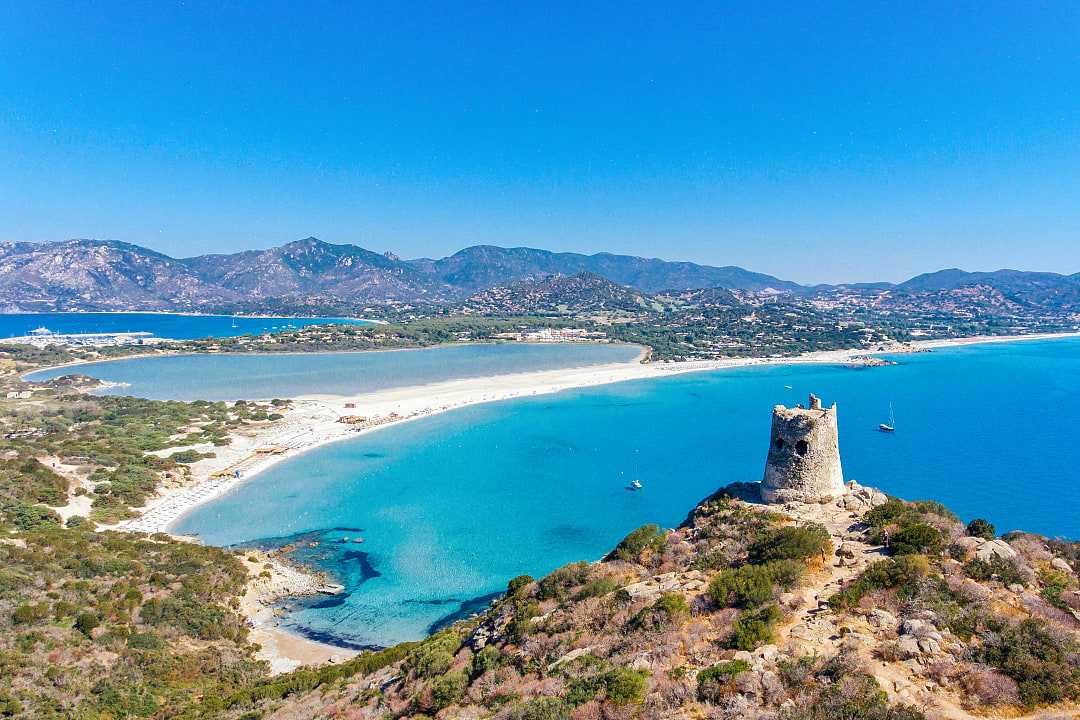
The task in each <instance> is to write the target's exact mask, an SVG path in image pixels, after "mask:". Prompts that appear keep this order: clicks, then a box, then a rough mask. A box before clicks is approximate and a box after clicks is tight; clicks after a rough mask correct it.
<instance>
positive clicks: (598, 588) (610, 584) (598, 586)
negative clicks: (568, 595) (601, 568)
mask: <svg viewBox="0 0 1080 720" xmlns="http://www.w3.org/2000/svg"><path fill="white" fill-rule="evenodd" d="M618 589H619V583H617V582H615V581H614V580H612V579H611V578H606V577H602V578H596V579H594V580H590V581H588V582H587V583H585V585H584V586H583V587H582V588H581V590H579V591H578V594H577V595H576V596H575V597H574V599H575V600H585V599H587V598H591V597H601V596H603V595H607V594H608V593H610V592H614V591H616V590H618Z"/></svg>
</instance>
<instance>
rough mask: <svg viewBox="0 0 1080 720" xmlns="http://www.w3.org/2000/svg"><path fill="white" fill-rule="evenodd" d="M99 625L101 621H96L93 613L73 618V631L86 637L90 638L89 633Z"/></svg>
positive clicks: (81, 614)
mask: <svg viewBox="0 0 1080 720" xmlns="http://www.w3.org/2000/svg"><path fill="white" fill-rule="evenodd" d="M99 625H101V621H100V620H98V616H97V615H95V614H94V613H89V612H84V613H79V616H78V617H77V618H75V629H76V630H78V631H79V632H81V633H82V634H83V635H86V636H87V637H90V633H92V632H93V631H94V629H95V628H97V627H98V626H99Z"/></svg>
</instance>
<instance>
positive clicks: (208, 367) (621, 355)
mask: <svg viewBox="0 0 1080 720" xmlns="http://www.w3.org/2000/svg"><path fill="white" fill-rule="evenodd" d="M639 352H640V348H638V347H636V346H632V345H594V344H562V343H559V344H546V345H543V344H502V345H457V346H452V347H439V348H429V349H424V350H395V351H387V352H355V353H303V354H287V353H282V354H280V355H271V354H264V355H243V354H226V355H171V356H163V357H148V358H131V359H128V360H112V361H109V362H103V363H87V364H84V365H69V366H68V367H64V368H57V369H54V370H46V371H42V372H37V373H32V374H30V375H27V378H28V379H30V380H47V379H49V378H53V377H58V376H60V375H69V374H72V373H82V374H85V375H90V376H91V377H96V378H99V379H101V380H108V381H110V382H114V383H122V385H120V386H118V387H113V388H109V389H108V390H105V391H103V392H104V393H107V394H112V395H135V396H138V397H146V398H152V399H155V400H238V399H247V400H262V399H269V398H274V397H296V396H298V395H310V394H330V395H355V394H358V393H362V392H367V391H371V390H380V389H384V388H390V387H405V386H410V385H425V384H428V383H433V382H439V381H442V380H455V379H459V378H470V377H483V376H489V375H505V374H507V373H515V372H525V371H531V370H556V369H560V368H571V367H580V366H584V365H598V364H604V363H613V362H629V361H630V360H632V359H633V358H635V357H636V356H637V355H638V353H639Z"/></svg>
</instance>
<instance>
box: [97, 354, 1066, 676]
mask: <svg viewBox="0 0 1080 720" xmlns="http://www.w3.org/2000/svg"><path fill="white" fill-rule="evenodd" d="M1072 336H1075V335H1074V334H1054V335H1030V336H1018V337H989V338H965V339H957V340H940V341H938V340H935V341H923V342H916V343H905V344H897V345H895V346H888V347H883V348H875V349H874V351H873V352H874V353H875V356H876V355H878V354H898V353H905V352H921V351H926V350H932V349H934V348H938V347H949V346H959V345H970V344H976V343H988V342H1006V341H1017V340H1048V339H1055V338H1059V337H1072ZM866 357H867V350H866V349H858V350H843V351H826V352H816V353H808V354H805V355H802V356H798V357H784V358H756V359H728V360H717V361H699V362H684V363H642V362H640V361H633V362H627V363H616V364H609V365H600V366H591V367H583V368H574V369H567V370H551V371H540V372H527V373H515V374H507V375H499V376H494V377H487V378H471V379H463V380H454V381H449V382H440V383H435V384H429V385H420V386H414V387H406V388H392V389H387V390H383V391H378V392H373V393H368V394H363V395H356V396H351V397H347V396H328V395H324V396H302V397H298V398H294V399H293V401H292V405H291V407H290V408H288V409H286V410H285V411H284V412H283V414H284V416H285V417H284V418H283V419H281V420H278V421H275V422H273V423H270V424H268V425H266V426H263V427H259V428H247V429H244V430H239V431H236V432H234V433H233V434H232V437H231V440H232V442H231V443H230V444H229V445H227V446H223V447H215V448H212V450H213V452H214V453H215V457H213V458H209V459H205V460H201V461H199V462H197V463H194V464H193V465H192V466H191V469H192V475H191V481H190V482H189V483H188V484H186V485H185V486H183V487H179V488H170V489H162V490H161V491H159V493H158V495H157V496H156V497H155V498H154V499H152V500H151V501H149V502H148V503H147V504H146V506H145V508H144V509H143V511H142V514H141V515H140V517H138V518H135V519H133V520H129V521H125V522H124V523H121V524H120V525H118V526H115V528H114V529H120V530H128V531H136V532H147V533H155V532H167V531H168V528H169V527H170V526H171V525H172V524H173V523H174V522H175V521H176V520H177V519H178V518H179V517H181V516H182V515H183V514H185V513H186V512H188V511H190V510H191V509H192V508H194V507H196V506H197V505H199V504H201V503H204V502H207V501H209V500H211V499H213V498H215V497H217V496H219V495H221V494H223V493H225V492H228V491H229V490H230V489H231V488H233V487H234V486H236V485H238V484H239V483H243V482H247V481H249V480H252V479H253V478H254V477H255V476H256V475H257V474H258V473H260V472H262V471H263V470H265V469H267V468H269V467H272V466H273V465H275V464H277V463H279V462H282V461H283V460H286V459H288V458H291V457H295V456H296V455H298V454H300V453H303V452H306V451H308V450H311V449H314V448H317V447H320V446H322V445H325V444H327V443H331V442H337V441H340V440H346V439H349V438H354V437H357V436H358V435H360V434H364V433H369V432H374V431H375V430H377V429H381V428H384V427H390V426H392V425H395V424H399V423H403V422H408V421H410V420H414V419H419V418H423V417H428V416H431V415H434V414H436V413H440V412H445V411H449V410H453V409H456V408H460V407H465V406H468V405H474V404H478V403H485V402H495V401H501V400H509V399H513V398H521V397H529V396H535V395H542V394H548V393H556V392H560V391H563V390H569V389H573V388H582V387H590V386H597V385H604V384H608V383H616V382H622V381H628V380H637V379H649V378H659V377H667V376H674V375H679V374H683V373H689V372H704V371H711V370H721V369H725V368H737V367H749V366H757V365H776V364H849V365H850V364H860V363H864V362H865V360H864V359H865V358H866ZM870 357H874V356H870ZM638 360H640V358H639V359H638ZM866 364H871V363H866ZM361 418H362V419H361ZM343 419H347V420H350V421H349V422H342V420H343ZM177 449H180V448H177ZM194 449H200V450H208V449H210V448H202V447H201V446H195V448H194ZM271 572H272V573H274V575H275V578H276V579H275V581H274V583H273V586H274V587H275V588H277V590H276V591H275V592H276V594H274V595H271V596H267V595H266V594H265V593H264V592H262V591H258V592H255V591H253V592H249V594H248V596H246V599H245V602H244V603H243V609H244V611H245V614H246V615H247V616H248V617H249V619H250V620H251V622H252V624H253V626H254V632H255V633H256V635H255V637H256V638H258V639H257V642H259V643H260V645H262V647H263V651H262V656H263V657H264V658H265V659H267V660H269V661H270V662H271V664H272V666H273V667H274V668H275V670H276V671H285V670H288V669H290V668H292V667H295V666H297V665H299V664H310V663H320V662H328V661H331V660H334V659H336V658H342V657H347V656H349V655H351V654H352V652H351V651H349V650H347V649H343V648H340V647H336V646H332V645H327V644H323V643H318V642H314V641H312V640H309V639H306V638H303V637H300V636H298V635H295V634H293V633H290V632H287V631H285V630H283V629H281V628H280V627H278V626H277V621H278V618H277V616H276V615H275V614H274V611H273V605H274V602H275V600H276V599H277V598H280V597H284V596H288V595H293V594H303V593H305V592H307V591H308V585H310V584H311V578H309V577H305V574H304V573H303V572H300V571H297V570H296V569H295V568H291V569H290V570H289V571H281V572H278V570H275V569H272V570H271Z"/></svg>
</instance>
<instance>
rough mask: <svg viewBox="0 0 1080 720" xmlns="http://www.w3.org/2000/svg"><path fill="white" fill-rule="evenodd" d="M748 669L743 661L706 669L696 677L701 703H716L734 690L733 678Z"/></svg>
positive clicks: (747, 665)
mask: <svg viewBox="0 0 1080 720" xmlns="http://www.w3.org/2000/svg"><path fill="white" fill-rule="evenodd" d="M749 669H750V664H749V663H748V662H746V661H745V660H732V661H731V662H723V663H719V664H717V665H713V666H711V667H707V668H705V669H704V670H702V671H701V672H699V673H698V676H697V695H698V699H699V700H701V701H702V702H713V703H715V702H717V701H719V700H720V699H721V698H722V697H724V696H725V695H728V694H730V693H731V691H732V690H733V689H734V684H735V683H734V681H735V676H736V675H738V674H739V673H743V672H746V671H747V670H749Z"/></svg>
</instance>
